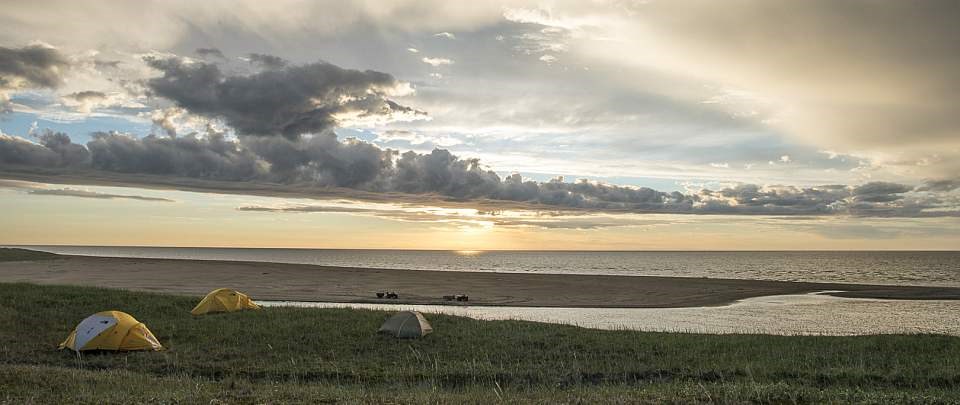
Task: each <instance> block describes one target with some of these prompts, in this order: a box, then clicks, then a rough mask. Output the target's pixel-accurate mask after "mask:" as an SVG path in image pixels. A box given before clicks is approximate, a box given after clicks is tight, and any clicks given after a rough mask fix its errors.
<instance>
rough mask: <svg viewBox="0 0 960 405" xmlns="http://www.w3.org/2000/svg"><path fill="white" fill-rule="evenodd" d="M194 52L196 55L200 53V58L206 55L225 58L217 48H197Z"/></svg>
mask: <svg viewBox="0 0 960 405" xmlns="http://www.w3.org/2000/svg"><path fill="white" fill-rule="evenodd" d="M195 52H196V53H197V55H200V57H202V58H207V57H213V58H220V59H226V58H227V57H226V56H223V52H221V51H220V50H219V49H217V48H197V50H196V51H195Z"/></svg>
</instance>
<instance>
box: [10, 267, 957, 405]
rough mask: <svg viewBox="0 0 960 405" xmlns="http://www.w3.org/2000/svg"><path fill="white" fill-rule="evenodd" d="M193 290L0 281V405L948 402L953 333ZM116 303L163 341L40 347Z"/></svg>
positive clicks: (953, 389)
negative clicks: (484, 313)
mask: <svg viewBox="0 0 960 405" xmlns="http://www.w3.org/2000/svg"><path fill="white" fill-rule="evenodd" d="M195 303H196V299H193V298H187V297H176V296H165V295H154V294H146V293H134V292H127V291H120V290H106V289H93V288H79V287H40V286H36V285H31V284H0V325H6V326H5V327H4V328H0V402H9V403H24V402H27V403H29V402H37V403H62V402H105V401H106V402H143V401H146V402H178V401H182V402H209V401H211V400H213V399H219V400H223V401H226V402H230V403H236V402H239V403H249V402H258V403H259V402H298V401H302V402H322V401H328V402H333V401H342V402H371V401H375V402H412V403H424V402H492V401H498V400H505V401H511V402H512V401H529V402H557V401H561V402H578V401H579V402H597V401H621V402H634V401H641V402H643V401H649V402H664V401H668V402H669V401H674V402H692V401H702V402H710V401H716V402H749V401H756V402H777V403H781V402H786V403H790V402H824V401H828V402H829V401H842V402H847V401H862V402H888V401H901V402H902V401H917V402H957V401H960V338H955V337H945V336H929V335H919V336H868V337H778V336H758V335H727V336H716V335H696V334H668V333H641V332H632V331H599V330H588V329H580V328H576V327H570V326H560V325H549V324H538V323H532V322H519V321H477V320H471V319H467V318H460V317H452V316H442V315H428V318H429V320H430V322H431V323H432V324H433V326H434V329H435V331H436V332H435V333H434V334H432V335H429V336H427V337H426V338H425V339H422V340H416V341H397V340H394V339H391V338H389V337H385V336H380V335H377V334H376V333H375V332H376V329H377V327H378V326H379V324H380V323H381V322H382V321H383V320H384V319H385V318H386V317H387V316H388V314H387V313H384V312H377V311H365V310H350V309H323V310H320V309H295V308H270V309H265V310H263V311H258V312H244V313H235V314H222V315H213V316H204V317H193V316H191V315H190V314H189V310H190V309H191V308H192V306H193V305H194V304H195ZM107 309H120V310H123V311H126V312H128V313H130V314H132V315H134V316H135V317H136V318H137V319H139V320H140V321H142V322H144V323H146V324H147V325H148V326H149V327H150V329H151V330H152V331H153V332H154V334H155V335H156V336H157V338H159V339H160V341H161V342H162V343H163V344H164V346H166V347H167V350H166V351H163V352H134V353H89V354H84V355H83V356H81V357H78V356H75V355H74V354H73V353H72V352H60V351H57V350H55V348H56V345H57V343H59V342H60V341H61V340H62V339H63V338H64V337H65V336H66V335H67V334H68V333H69V332H70V331H71V330H72V328H73V327H74V326H75V325H76V324H77V322H79V321H80V320H81V319H83V318H84V317H86V316H87V315H90V314H92V313H94V312H98V311H101V310H107Z"/></svg>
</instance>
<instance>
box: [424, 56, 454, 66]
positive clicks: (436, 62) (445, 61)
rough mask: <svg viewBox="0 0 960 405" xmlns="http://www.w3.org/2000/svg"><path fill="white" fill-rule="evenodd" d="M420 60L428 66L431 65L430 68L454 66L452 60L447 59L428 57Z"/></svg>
mask: <svg viewBox="0 0 960 405" xmlns="http://www.w3.org/2000/svg"><path fill="white" fill-rule="evenodd" d="M420 60H421V61H423V63H426V64H428V65H430V66H433V67H438V66H444V65H452V64H453V61H452V60H450V59H447V58H428V57H424V58H423V59H420Z"/></svg>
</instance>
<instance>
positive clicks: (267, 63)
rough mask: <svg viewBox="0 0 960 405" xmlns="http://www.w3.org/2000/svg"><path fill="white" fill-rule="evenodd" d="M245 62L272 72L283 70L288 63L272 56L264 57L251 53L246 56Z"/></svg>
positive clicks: (264, 55) (260, 54) (263, 55)
mask: <svg viewBox="0 0 960 405" xmlns="http://www.w3.org/2000/svg"><path fill="white" fill-rule="evenodd" d="M247 60H248V61H249V62H250V63H251V64H254V65H257V66H260V67H261V68H263V69H268V70H273V69H283V68H285V67H287V65H288V64H289V62H287V60H286V59H284V58H281V57H279V56H274V55H266V54H262V53H251V54H249V55H247Z"/></svg>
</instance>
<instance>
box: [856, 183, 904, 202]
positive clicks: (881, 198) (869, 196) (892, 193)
mask: <svg viewBox="0 0 960 405" xmlns="http://www.w3.org/2000/svg"><path fill="white" fill-rule="evenodd" d="M910 190H913V187H910V186H907V185H904V184H896V183H887V182H881V181H875V182H871V183H867V184H864V185H861V186H858V187H856V188H854V189H853V196H854V198H855V199H856V201H865V202H874V203H877V202H890V201H896V200H899V199H901V198H903V193H906V192H908V191H910Z"/></svg>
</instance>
